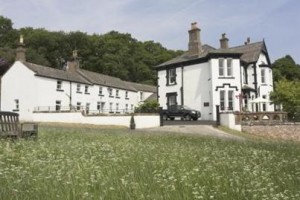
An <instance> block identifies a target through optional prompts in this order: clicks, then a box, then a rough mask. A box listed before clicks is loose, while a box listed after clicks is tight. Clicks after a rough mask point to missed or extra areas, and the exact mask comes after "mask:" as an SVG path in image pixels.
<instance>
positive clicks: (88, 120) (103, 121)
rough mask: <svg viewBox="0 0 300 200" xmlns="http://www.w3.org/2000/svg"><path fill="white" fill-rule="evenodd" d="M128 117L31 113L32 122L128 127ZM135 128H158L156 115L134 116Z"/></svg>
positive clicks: (158, 117) (158, 119) (158, 121)
mask: <svg viewBox="0 0 300 200" xmlns="http://www.w3.org/2000/svg"><path fill="white" fill-rule="evenodd" d="M130 118H131V116H130V115H115V116H89V115H87V116H86V115H82V113H80V112H76V113H70V112H66V113H33V121H34V122H57V123H78V124H93V125H117V126H126V127H129V126H130ZM134 121H135V124H136V128H151V127H158V126H160V116H159V115H158V114H135V115H134Z"/></svg>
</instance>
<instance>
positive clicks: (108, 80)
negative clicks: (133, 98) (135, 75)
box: [77, 69, 137, 91]
mask: <svg viewBox="0 0 300 200" xmlns="http://www.w3.org/2000/svg"><path fill="white" fill-rule="evenodd" d="M77 72H78V73H79V74H81V75H82V76H84V77H85V78H86V79H88V80H89V81H90V82H92V83H94V84H97V85H104V86H109V87H114V88H120V89H125V90H131V91H137V90H136V88H134V87H132V86H131V85H129V84H127V82H125V81H122V80H121V79H120V78H116V77H113V76H108V75H104V74H100V73H96V72H91V71H87V70H83V69H79V70H78V71H77Z"/></svg>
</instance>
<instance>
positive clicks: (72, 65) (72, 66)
mask: <svg viewBox="0 0 300 200" xmlns="http://www.w3.org/2000/svg"><path fill="white" fill-rule="evenodd" d="M78 69H79V60H78V54H77V50H74V51H73V55H72V58H71V60H70V61H68V63H67V71H69V72H76V71H77V70H78Z"/></svg>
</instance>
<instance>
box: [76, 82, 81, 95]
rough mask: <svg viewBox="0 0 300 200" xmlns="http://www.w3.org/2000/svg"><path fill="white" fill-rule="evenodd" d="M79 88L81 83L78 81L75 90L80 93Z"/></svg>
mask: <svg viewBox="0 0 300 200" xmlns="http://www.w3.org/2000/svg"><path fill="white" fill-rule="evenodd" d="M80 90H81V85H80V84H79V83H78V84H77V86H76V92H77V93H80V92H81V91H80Z"/></svg>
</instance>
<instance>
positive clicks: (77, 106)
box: [76, 102, 81, 110]
mask: <svg viewBox="0 0 300 200" xmlns="http://www.w3.org/2000/svg"><path fill="white" fill-rule="evenodd" d="M76 110H81V102H77V104H76Z"/></svg>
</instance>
